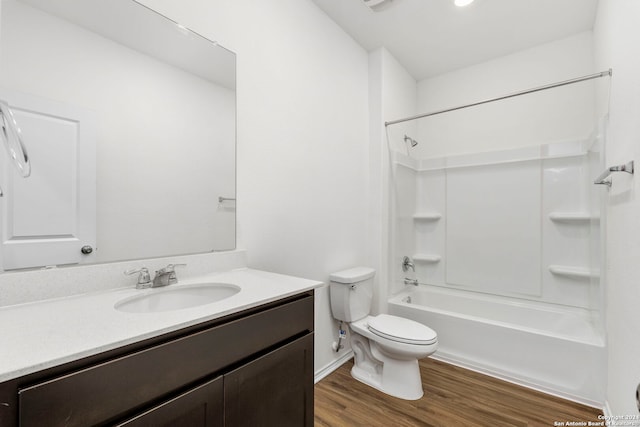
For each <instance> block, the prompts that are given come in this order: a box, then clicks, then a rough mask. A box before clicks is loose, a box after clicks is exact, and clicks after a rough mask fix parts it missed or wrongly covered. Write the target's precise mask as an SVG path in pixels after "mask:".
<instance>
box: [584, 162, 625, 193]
mask: <svg viewBox="0 0 640 427" xmlns="http://www.w3.org/2000/svg"><path fill="white" fill-rule="evenodd" d="M613 172H627V173H630V174H632V175H633V160H631V161H630V162H628V163H625V164H624V165H618V166H611V167H610V168H608V169H607V170H605V171H604V172H602V173H601V174H600V175H599V176H598V177H597V178H596V180H595V181H593V183H594V184H602V185H606V186H607V187H611V180H608V179H607V178H609V175H611V174H612V173H613Z"/></svg>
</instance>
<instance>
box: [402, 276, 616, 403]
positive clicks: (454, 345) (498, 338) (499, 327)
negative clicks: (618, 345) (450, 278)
mask: <svg viewBox="0 0 640 427" xmlns="http://www.w3.org/2000/svg"><path fill="white" fill-rule="evenodd" d="M389 313H390V314H393V315H397V316H402V317H406V318H408V319H413V320H416V321H418V322H420V323H423V324H425V325H427V326H429V327H430V328H432V329H434V330H435V331H436V332H437V333H438V344H439V349H438V351H437V352H436V353H435V354H434V355H433V356H432V357H434V358H436V359H440V360H443V361H446V362H449V363H453V364H456V365H460V366H462V367H466V368H470V369H473V370H476V371H479V372H482V373H486V374H489V375H492V376H495V377H498V378H502V379H505V380H507V381H511V382H514V383H517V384H521V385H523V386H526V387H530V388H534V389H537V390H540V391H543V392H546V393H551V394H554V395H557V396H560V397H563V398H566V399H571V400H574V401H577V402H580V403H583V404H587V405H590V406H595V407H598V408H602V405H603V402H604V399H605V398H604V391H605V375H606V365H605V361H606V351H605V346H604V338H603V333H602V331H601V329H599V328H598V326H597V323H598V322H595V321H594V319H592V316H591V314H590V313H589V311H587V310H583V309H578V308H572V307H562V306H553V305H548V304H540V303H535V302H521V301H514V300H511V299H508V298H502V297H494V296H490V295H484V294H475V293H470V292H464V291H457V290H449V289H446V288H438V287H433V286H426V285H420V286H418V287H411V289H407V290H405V291H403V292H401V293H400V294H397V295H395V296H393V297H391V298H390V299H389ZM425 381H428V379H425Z"/></svg>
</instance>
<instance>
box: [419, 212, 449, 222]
mask: <svg viewBox="0 0 640 427" xmlns="http://www.w3.org/2000/svg"><path fill="white" fill-rule="evenodd" d="M440 218H442V214H441V213H439V212H425V213H419V214H415V215H414V216H413V219H414V220H416V221H437V220H439V219H440Z"/></svg>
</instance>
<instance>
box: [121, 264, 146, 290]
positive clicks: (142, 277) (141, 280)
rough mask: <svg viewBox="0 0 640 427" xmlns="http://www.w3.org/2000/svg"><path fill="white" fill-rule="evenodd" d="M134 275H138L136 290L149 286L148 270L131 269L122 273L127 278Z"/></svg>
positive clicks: (143, 268)
mask: <svg viewBox="0 0 640 427" xmlns="http://www.w3.org/2000/svg"><path fill="white" fill-rule="evenodd" d="M135 273H140V274H139V275H138V283H137V284H136V288H138V289H142V288H148V287H149V286H151V275H150V274H149V269H148V268H147V267H141V268H133V269H131V270H125V272H124V274H126V275H127V276H131V275H132V274H135ZM145 285H146V286H145Z"/></svg>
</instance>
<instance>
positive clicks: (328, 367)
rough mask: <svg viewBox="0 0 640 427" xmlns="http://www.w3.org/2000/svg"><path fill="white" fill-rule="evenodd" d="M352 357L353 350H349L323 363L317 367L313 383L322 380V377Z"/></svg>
mask: <svg viewBox="0 0 640 427" xmlns="http://www.w3.org/2000/svg"><path fill="white" fill-rule="evenodd" d="M352 358H353V350H349V351H347V352H345V353H344V354H343V355H342V356H340V357H338V358H337V359H335V360H334V361H333V362H331V363H329V364H327V365H325V366H324V367H322V368H320V369H318V370H317V371H316V372H315V374H314V376H313V383H314V384H317V383H318V381H320V380H322V379H323V378H324V377H326V376H327V375H329V374H330V373H332V372H333V371H335V370H336V369H338V368H339V367H340V366H342V365H344V364H345V363H346V362H348V361H349V360H351V359H352Z"/></svg>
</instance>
